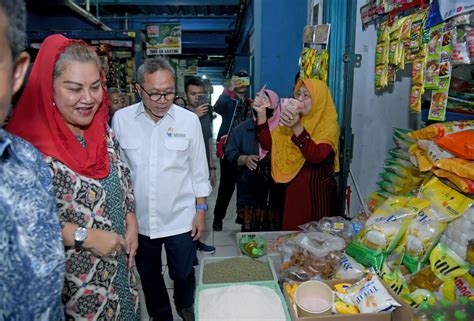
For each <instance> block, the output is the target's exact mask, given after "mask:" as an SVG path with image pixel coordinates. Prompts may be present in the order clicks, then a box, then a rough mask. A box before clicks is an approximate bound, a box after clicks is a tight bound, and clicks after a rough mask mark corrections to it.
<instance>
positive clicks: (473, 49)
mask: <svg viewBox="0 0 474 321" xmlns="http://www.w3.org/2000/svg"><path fill="white" fill-rule="evenodd" d="M466 35H467V36H466V42H467V50H468V51H469V59H470V60H471V63H474V28H473V27H466Z"/></svg>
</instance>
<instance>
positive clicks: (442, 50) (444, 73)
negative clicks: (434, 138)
mask: <svg viewBox="0 0 474 321" xmlns="http://www.w3.org/2000/svg"><path fill="white" fill-rule="evenodd" d="M436 27H440V28H438V29H436V32H437V34H436V35H435V37H436V39H434V42H435V44H433V48H432V47H431V45H432V43H431V41H432V40H433V39H432V38H431V36H432V35H433V34H432V33H431V32H430V46H429V47H428V52H429V54H431V49H433V57H435V58H434V59H436V61H439V65H438V70H437V72H436V79H435V80H434V81H433V84H432V86H430V88H431V89H434V90H433V91H432V93H431V105H430V111H429V114H428V119H430V120H437V121H444V120H445V118H446V107H447V104H448V92H449V84H450V81H451V44H452V38H453V26H452V25H451V24H441V25H439V26H436ZM436 27H434V28H436ZM441 30H442V33H441V34H439V39H437V37H438V32H440V31H441ZM438 59H439V60H438ZM436 87H437V88H436Z"/></svg>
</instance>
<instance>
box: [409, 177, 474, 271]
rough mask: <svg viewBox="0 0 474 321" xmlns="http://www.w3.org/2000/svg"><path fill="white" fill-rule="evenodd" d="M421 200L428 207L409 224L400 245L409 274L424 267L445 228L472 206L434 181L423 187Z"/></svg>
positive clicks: (438, 181)
mask: <svg viewBox="0 0 474 321" xmlns="http://www.w3.org/2000/svg"><path fill="white" fill-rule="evenodd" d="M420 197H421V198H423V199H426V200H430V201H431V205H430V206H428V207H426V208H425V209H423V211H421V212H419V213H418V214H417V216H416V218H415V219H413V220H412V221H411V223H410V225H409V226H408V229H407V231H406V234H405V236H404V237H403V240H402V241H401V242H400V246H403V247H404V248H403V250H404V253H405V255H404V257H403V265H405V266H406V267H407V269H408V270H409V271H410V272H411V273H414V272H415V271H418V270H419V269H420V268H421V267H423V265H424V264H426V262H427V260H428V258H429V255H430V253H431V250H432V249H433V247H434V246H435V245H436V244H437V243H438V241H439V238H440V237H441V234H442V233H443V231H444V229H445V227H446V224H447V223H449V222H451V221H453V220H455V219H456V218H458V217H460V216H461V215H463V214H464V213H465V212H466V211H467V209H468V208H469V207H470V206H471V204H472V202H473V200H472V199H470V198H468V197H466V196H464V195H463V194H461V193H459V192H457V191H455V190H454V189H452V188H451V187H449V186H447V185H445V184H443V183H442V182H441V181H440V180H439V179H438V178H436V177H433V178H432V179H430V180H429V181H428V182H427V183H425V184H423V186H422V187H421V192H420Z"/></svg>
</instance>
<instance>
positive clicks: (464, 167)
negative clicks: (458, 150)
mask: <svg viewBox="0 0 474 321" xmlns="http://www.w3.org/2000/svg"><path fill="white" fill-rule="evenodd" d="M434 165H435V166H436V167H438V168H441V169H444V170H446V171H448V172H451V173H454V174H456V175H458V176H461V177H464V178H468V179H470V180H474V162H470V161H467V160H465V159H461V158H448V159H440V160H439V161H437V162H436V163H435V164H434Z"/></svg>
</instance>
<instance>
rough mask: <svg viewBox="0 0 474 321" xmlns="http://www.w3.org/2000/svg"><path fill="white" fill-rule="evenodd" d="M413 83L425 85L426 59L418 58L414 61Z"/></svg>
mask: <svg viewBox="0 0 474 321" xmlns="http://www.w3.org/2000/svg"><path fill="white" fill-rule="evenodd" d="M411 83H412V85H418V86H423V84H424V83H425V59H416V60H415V61H413V69H412V72H411Z"/></svg>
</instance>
